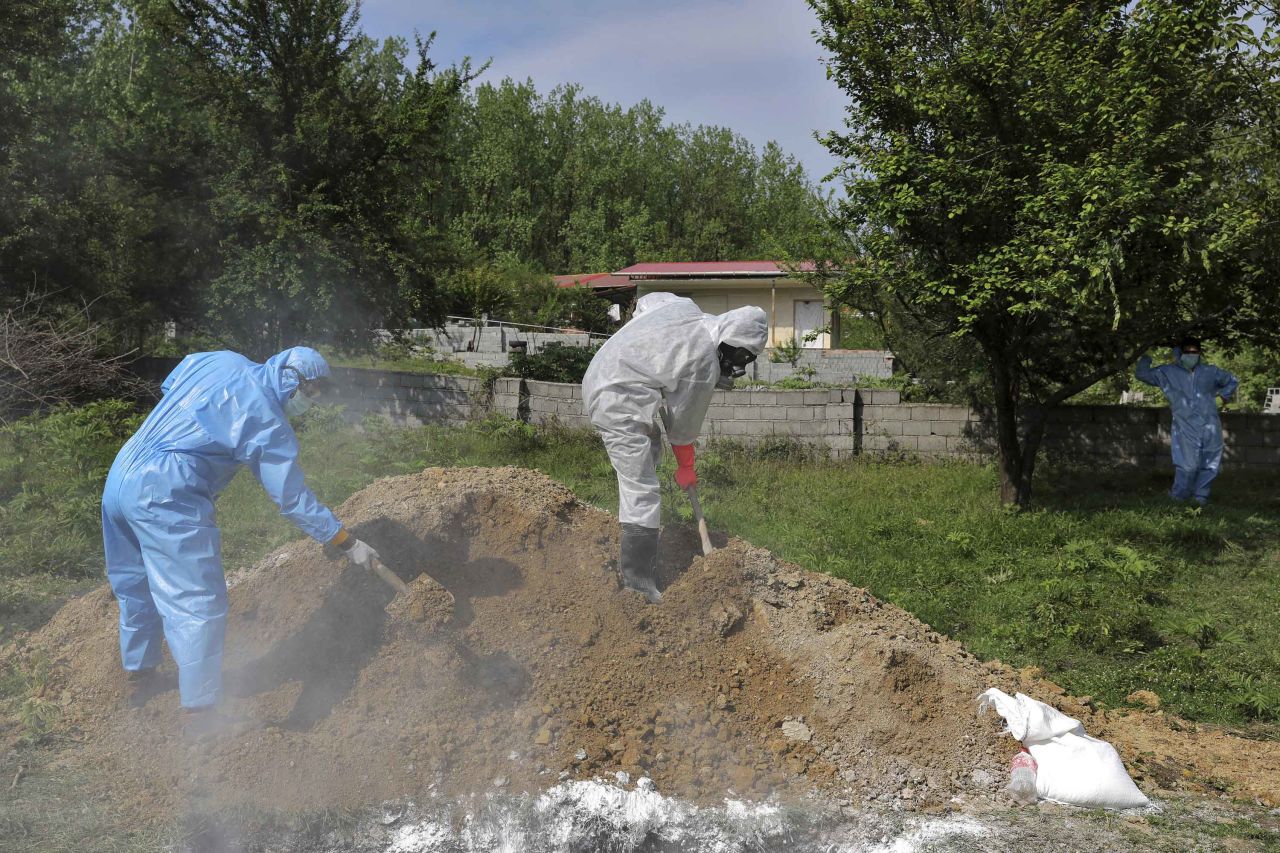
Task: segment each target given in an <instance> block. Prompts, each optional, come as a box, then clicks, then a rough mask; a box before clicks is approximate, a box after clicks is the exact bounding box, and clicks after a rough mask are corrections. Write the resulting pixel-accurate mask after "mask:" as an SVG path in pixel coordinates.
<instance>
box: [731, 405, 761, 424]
mask: <svg viewBox="0 0 1280 853" xmlns="http://www.w3.org/2000/svg"><path fill="white" fill-rule="evenodd" d="M733 417H734V420H739V421H756V420H760V409H759V408H757V407H755V406H734V407H733Z"/></svg>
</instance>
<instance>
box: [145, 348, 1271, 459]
mask: <svg viewBox="0 0 1280 853" xmlns="http://www.w3.org/2000/svg"><path fill="white" fill-rule="evenodd" d="M177 362H178V359H142V360H140V361H139V362H137V363H135V365H134V370H135V372H136V373H137V374H138V375H139V376H141V377H143V378H144V379H147V380H149V381H151V382H152V383H154V386H155V387H156V388H157V396H158V387H159V383H160V382H161V381H162V380H163V379H164V377H165V376H167V375H168V373H169V371H170V370H172V369H173V367H174V366H175V365H176V364H177ZM334 380H335V383H336V385H337V388H338V393H337V400H338V402H340V403H342V404H344V405H345V406H346V407H347V416H348V417H349V418H350V419H351V420H353V421H358V420H359V419H360V418H362V417H364V416H365V415H367V414H374V415H380V416H382V417H386V418H388V419H390V420H392V421H394V422H396V423H401V424H405V425H417V424H425V423H447V424H462V423H465V422H466V421H468V420H471V419H474V418H477V417H483V416H485V415H487V414H494V413H496V414H501V415H504V416H506V417H510V418H518V419H520V420H524V421H527V422H530V423H535V424H547V423H552V422H556V423H560V424H563V425H565V426H569V427H589V426H590V424H589V422H588V420H587V416H586V413H585V412H584V411H583V407H582V389H581V387H580V386H578V385H564V384H559V383H553V382H535V381H529V380H521V379H514V378H502V379H498V380H497V381H496V382H495V383H494V384H493V386H492V393H490V394H486V393H485V389H483V388H482V387H481V383H480V380H478V379H473V378H471V377H467V376H436V375H429V374H420V373H403V372H397V371H384V370H367V369H360V368H334ZM1222 420H1223V433H1224V439H1225V443H1226V449H1225V454H1224V455H1225V459H1226V461H1227V462H1228V463H1238V464H1248V465H1262V466H1269V467H1275V468H1276V469H1277V470H1280V417H1277V416H1275V415H1261V414H1242V413H1227V414H1225V415H1224V416H1223V419H1222ZM709 440H732V441H735V442H739V443H743V444H760V443H762V442H768V441H796V442H800V443H802V444H807V445H811V446H813V447H815V448H819V449H821V450H822V451H823V452H825V453H827V454H828V455H830V456H831V457H833V458H845V457H849V456H854V455H858V454H863V453H870V454H875V453H886V454H895V453H905V454H910V455H920V456H924V457H928V458H936V459H966V460H984V459H989V458H991V456H992V455H993V454H994V452H995V441H994V433H993V429H992V420H991V418H990V416H989V415H988V414H986V413H983V412H977V411H974V410H972V409H970V408H968V407H967V406H948V405H939V404H918V403H911V402H904V401H902V399H901V397H900V395H899V393H898V392H897V391H891V390H881V389H861V390H856V389H831V390H827V389H822V390H810V391H780V390H734V391H716V392H715V393H714V394H713V396H712V399H711V404H710V407H709V409H708V411H707V419H706V421H705V423H704V427H703V434H702V435H701V436H700V441H709ZM1169 440H1170V420H1169V413H1168V411H1167V410H1164V409H1151V408H1129V407H1123V406H1064V407H1062V408H1059V409H1057V410H1055V411H1054V412H1053V413H1052V414H1051V416H1050V418H1049V420H1048V423H1047V426H1046V430H1045V439H1044V452H1045V455H1046V457H1047V458H1049V459H1051V460H1054V459H1057V460H1063V461H1071V462H1076V463H1090V464H1096V465H1133V464H1141V465H1157V466H1168V465H1169V464H1170V461H1169Z"/></svg>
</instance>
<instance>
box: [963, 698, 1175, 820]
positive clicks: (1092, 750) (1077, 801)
mask: <svg viewBox="0 0 1280 853" xmlns="http://www.w3.org/2000/svg"><path fill="white" fill-rule="evenodd" d="M978 708H979V709H986V708H995V709H996V713H998V714H999V715H1000V716H1001V717H1004V722H1005V726H1006V730H1007V731H1008V733H1009V734H1011V735H1013V737H1015V738H1017V739H1018V740H1020V741H1022V745H1023V746H1025V747H1026V748H1027V749H1028V751H1030V752H1031V757H1032V758H1034V759H1035V760H1036V764H1037V765H1039V769H1038V770H1037V772H1036V792H1037V793H1038V794H1039V795H1040V796H1041V797H1043V798H1044V799H1046V800H1053V801H1054V802H1057V803H1066V804H1068V805H1072V806H1084V807H1085V808H1102V809H1131V808H1137V807H1139V806H1145V805H1147V804H1148V802H1149V801H1148V800H1147V797H1146V795H1145V794H1143V793H1142V792H1141V791H1139V790H1138V786H1137V785H1135V784H1133V780H1132V779H1130V778H1129V774H1128V772H1127V771H1126V770H1125V769H1124V763H1123V762H1122V761H1121V760H1120V756H1119V754H1118V753H1117V752H1116V751H1115V748H1114V747H1112V746H1111V744H1109V743H1107V742H1106V741H1104V740H1099V739H1098V738H1095V737H1090V736H1089V735H1087V734H1085V731H1084V726H1083V725H1081V724H1080V721H1079V720H1076V719H1074V718H1072V717H1068V716H1067V715H1066V714H1064V713H1062V712H1061V711H1059V710H1057V709H1056V708H1053V707H1051V706H1049V705H1046V704H1045V703H1043V702H1039V701H1037V700H1035V699H1032V698H1031V697H1030V696H1027V695H1026V694H1023V693H1018V694H1017V695H1015V696H1010V695H1009V694H1008V693H1005V692H1003V691H1001V690H997V689H996V688H994V687H993V688H991V689H990V690H987V691H985V692H984V693H983V694H982V695H981V696H980V697H978Z"/></svg>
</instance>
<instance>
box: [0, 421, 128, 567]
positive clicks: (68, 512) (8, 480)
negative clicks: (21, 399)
mask: <svg viewBox="0 0 1280 853" xmlns="http://www.w3.org/2000/svg"><path fill="white" fill-rule="evenodd" d="M142 417H143V416H142V415H141V414H139V413H138V411H137V410H136V409H135V408H134V406H133V404H132V403H127V402H125V401H122V400H104V401H101V402H97V403H91V404H89V405H87V406H82V407H80V408H75V409H59V410H57V411H55V412H53V413H51V414H49V415H47V416H43V417H40V416H32V417H27V418H23V419H21V420H18V421H15V422H14V423H11V424H8V425H6V426H3V427H0V577H5V576H9V577H12V576H16V575H26V574H34V573H42V574H54V575H59V576H62V577H78V576H88V575H92V574H96V573H98V572H100V571H101V569H102V528H101V525H100V511H99V505H100V502H101V500H102V486H103V484H104V483H105V482H106V479H107V471H109V470H110V468H111V463H112V462H113V461H114V460H115V456H116V452H117V451H119V449H120V446H121V445H122V444H124V442H125V441H126V440H127V439H128V438H129V436H131V435H132V434H133V433H134V431H135V430H137V428H138V426H139V425H140V424H141V423H142Z"/></svg>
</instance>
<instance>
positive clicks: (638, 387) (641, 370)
mask: <svg viewBox="0 0 1280 853" xmlns="http://www.w3.org/2000/svg"><path fill="white" fill-rule="evenodd" d="M656 295H657V294H651V295H650V296H645V297H643V298H642V299H641V302H644V303H646V304H645V305H644V308H645V309H646V310H643V311H641V310H639V309H640V306H639V305H638V306H637V312H636V316H635V317H634V318H633V319H632V320H631V322H629V323H627V324H626V325H625V326H623V327H622V328H621V329H619V330H618V332H617V333H616V334H615V335H614V336H613V337H612V338H610V339H609V340H608V341H606V342H605V344H604V346H602V347H601V348H600V351H599V352H597V353H596V355H595V358H593V359H592V360H591V366H590V367H588V368H587V373H586V376H585V377H583V380H582V401H583V405H584V406H585V407H586V410H587V416H588V417H589V418H590V419H591V423H592V425H593V426H594V427H595V428H596V430H597V431H599V433H600V436H601V438H603V439H604V445H605V449H606V450H607V451H608V453H609V460H610V461H611V462H612V463H613V468H614V470H615V471H616V472H617V474H618V519H619V520H620V521H621V522H622V523H623V524H638V525H640V526H642V527H651V528H657V527H659V526H660V517H661V505H660V495H659V488H658V471H657V468H658V461H659V459H661V457H662V443H661V441H660V440H659V439H660V436H659V433H658V429H657V425H656V423H655V420H656V418H657V417H658V416H661V417H662V422H663V425H664V427H665V428H666V431H667V440H668V441H670V442H671V444H673V445H682V444H693V443H694V441H696V440H697V438H698V433H699V432H700V431H701V429H702V421H703V418H705V417H706V414H707V406H709V405H710V403H711V395H712V393H713V392H714V391H715V388H716V382H717V380H718V379H719V378H720V357H719V353H718V351H717V348H718V347H719V345H720V344H722V343H725V344H729V345H730V346H735V347H745V348H747V349H749V350H751V352H753V353H755V354H756V355H759V354H760V353H761V352H763V351H764V348H765V344H766V343H767V341H768V329H769V326H768V317H767V316H766V314H765V312H764V310H763V309H761V308H757V307H755V306H748V307H746V308H735V309H734V310H732V311H729V312H727V313H725V314H704V313H703V312H702V310H701V309H699V308H698V307H697V305H695V304H694V303H693V301H692V300H689V299H682V298H680V297H674V296H672V297H671V298H670V299H653V298H651V296H656ZM663 296H664V297H666V296H670V294H663ZM655 303H656V304H655ZM651 305H652V306H653V307H650V306H651Z"/></svg>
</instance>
